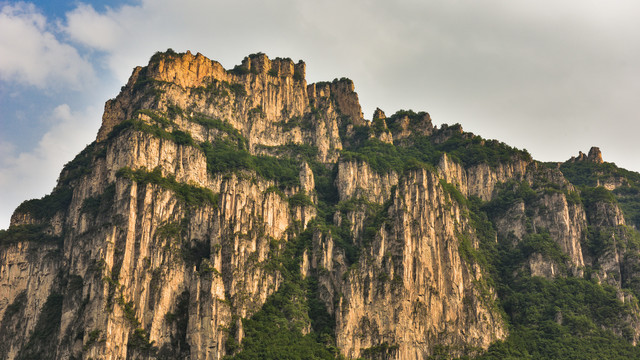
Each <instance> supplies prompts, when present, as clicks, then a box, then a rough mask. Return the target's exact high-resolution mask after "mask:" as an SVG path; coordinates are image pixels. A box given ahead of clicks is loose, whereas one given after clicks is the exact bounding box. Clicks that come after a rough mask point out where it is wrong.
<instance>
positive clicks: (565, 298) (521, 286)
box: [478, 276, 640, 359]
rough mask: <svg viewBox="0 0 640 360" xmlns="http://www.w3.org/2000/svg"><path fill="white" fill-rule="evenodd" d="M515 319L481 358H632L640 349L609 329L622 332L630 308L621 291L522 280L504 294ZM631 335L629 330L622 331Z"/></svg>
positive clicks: (580, 282) (570, 281)
mask: <svg viewBox="0 0 640 360" xmlns="http://www.w3.org/2000/svg"><path fill="white" fill-rule="evenodd" d="M501 297H502V302H503V305H504V308H505V310H506V312H507V314H509V318H510V320H511V332H510V335H509V337H508V338H507V339H506V341H504V342H497V343H495V344H493V345H492V346H491V347H490V348H489V351H488V352H487V353H486V354H484V355H482V356H480V357H478V359H505V358H518V359H631V358H638V357H639V356H640V349H639V348H636V347H634V346H633V345H631V343H629V342H628V339H627V340H625V339H624V338H620V337H617V336H615V335H614V334H613V333H612V332H611V331H610V330H605V329H603V326H606V327H614V328H615V327H618V326H619V324H620V319H622V318H624V316H626V315H625V314H628V313H629V310H630V308H629V306H628V305H625V304H623V303H621V302H620V301H619V300H618V299H617V298H616V290H615V289H614V288H613V287H610V286H607V285H598V284H597V283H595V282H591V281H588V280H584V279H579V278H571V277H569V278H557V279H555V280H546V279H543V278H531V277H526V276H524V277H519V278H516V279H514V280H513V281H512V282H511V283H510V286H509V287H508V289H507V290H506V291H505V293H504V294H502V296H501ZM621 330H622V332H623V334H627V336H628V335H630V332H629V330H630V329H626V330H625V329H624V328H623V329H621Z"/></svg>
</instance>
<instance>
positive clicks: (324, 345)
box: [225, 226, 337, 360]
mask: <svg viewBox="0 0 640 360" xmlns="http://www.w3.org/2000/svg"><path fill="white" fill-rule="evenodd" d="M312 227H313V226H309V228H308V229H307V230H306V231H304V232H303V233H301V234H300V235H299V236H297V237H296V238H295V239H293V240H291V241H289V242H288V243H287V244H286V246H285V248H284V249H283V250H282V251H281V252H280V253H279V254H278V256H276V258H274V259H273V260H272V262H271V263H272V266H274V267H275V268H276V269H277V270H278V271H279V272H280V273H281V274H282V276H283V278H284V280H283V282H282V285H281V286H280V288H279V289H278V291H276V292H275V293H274V294H273V295H271V296H270V297H269V298H268V299H267V301H266V303H265V304H264V305H263V306H262V309H261V310H260V311H258V312H257V313H256V314H254V315H253V316H252V317H251V318H249V319H242V324H243V329H244V331H245V337H244V339H243V340H242V344H238V343H237V342H236V341H233V338H230V339H229V340H227V352H228V353H231V354H234V355H230V356H227V357H225V359H227V360H231V359H234V360H240V359H335V358H336V351H337V350H336V348H335V339H334V338H333V332H334V331H333V326H334V325H333V324H334V321H333V319H332V318H331V316H329V314H328V313H327V311H326V309H325V308H324V306H323V305H322V302H321V301H320V299H319V298H318V297H317V296H318V295H317V291H318V290H317V287H318V284H317V281H316V280H315V278H314V277H313V276H310V277H308V278H307V279H306V280H305V279H302V276H301V274H300V261H301V258H302V253H303V251H304V249H305V248H309V247H310V246H311V239H312V236H313V230H312V229H311V228H312ZM272 250H275V249H272ZM309 323H310V324H311V327H312V328H313V330H314V331H313V332H311V333H309V334H308V335H303V334H302V329H303V328H304V327H305V326H306V325H307V324H309ZM234 335H235V328H232V329H230V336H234Z"/></svg>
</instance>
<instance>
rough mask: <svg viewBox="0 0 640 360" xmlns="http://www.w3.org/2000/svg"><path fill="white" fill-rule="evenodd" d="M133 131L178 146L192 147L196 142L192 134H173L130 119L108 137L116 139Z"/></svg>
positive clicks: (174, 132)
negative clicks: (130, 130) (127, 131)
mask: <svg viewBox="0 0 640 360" xmlns="http://www.w3.org/2000/svg"><path fill="white" fill-rule="evenodd" d="M129 129H133V130H135V131H140V132H143V133H147V134H151V135H153V136H155V137H157V138H160V139H167V140H171V141H173V142H175V143H176V144H178V145H191V146H195V145H196V144H195V142H194V141H193V138H192V137H191V135H190V134H188V133H185V132H183V131H180V130H173V131H171V132H169V131H167V130H165V129H163V128H162V127H160V126H158V125H150V124H147V123H146V122H144V121H142V120H135V119H130V120H126V121H123V122H121V123H120V124H118V125H116V126H114V127H113V130H111V132H110V133H109V135H108V139H109V140H111V139H114V138H116V137H117V136H118V135H120V134H121V133H123V132H124V131H126V130H129Z"/></svg>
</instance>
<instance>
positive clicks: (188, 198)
mask: <svg viewBox="0 0 640 360" xmlns="http://www.w3.org/2000/svg"><path fill="white" fill-rule="evenodd" d="M116 176H118V177H123V178H126V179H129V180H131V181H135V182H137V183H138V184H140V185H146V184H154V185H158V186H160V187H162V188H165V189H167V190H171V191H174V192H175V194H176V196H177V197H178V199H180V200H182V201H184V202H185V203H186V204H187V205H195V206H201V205H205V204H211V205H213V206H214V207H217V205H218V197H217V196H216V194H214V193H213V192H212V191H211V190H209V189H206V188H203V187H199V186H196V185H189V184H185V183H179V182H177V181H176V179H175V177H173V175H169V176H168V177H163V176H162V169H161V168H160V167H156V168H155V169H153V170H152V171H147V170H146V169H144V168H141V169H138V170H132V169H131V168H128V167H124V168H122V169H120V170H118V172H117V173H116Z"/></svg>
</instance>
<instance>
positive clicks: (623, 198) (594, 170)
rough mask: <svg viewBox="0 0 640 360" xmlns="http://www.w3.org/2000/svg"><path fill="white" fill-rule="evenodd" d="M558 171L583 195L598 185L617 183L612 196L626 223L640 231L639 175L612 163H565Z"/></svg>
mask: <svg viewBox="0 0 640 360" xmlns="http://www.w3.org/2000/svg"><path fill="white" fill-rule="evenodd" d="M560 170H561V171H562V173H563V174H564V176H565V177H566V178H567V179H568V180H569V181H570V182H571V183H572V184H574V185H576V186H579V187H580V188H581V189H583V193H584V189H588V188H593V187H597V186H598V185H600V184H605V183H607V182H611V183H614V184H615V183H618V186H617V187H616V189H615V190H613V195H614V197H615V199H616V200H617V203H618V205H619V206H620V209H621V210H622V212H623V213H624V217H625V220H626V221H627V223H628V224H633V225H634V226H635V227H636V228H638V229H640V173H637V172H634V171H629V170H625V169H622V168H619V167H617V166H616V164H614V163H607V162H605V163H601V164H599V163H595V162H589V161H578V162H571V161H567V162H565V163H563V164H562V165H560ZM587 191H589V190H587ZM592 191H593V190H592ZM597 191H599V192H602V190H597ZM609 200H610V199H609Z"/></svg>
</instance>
